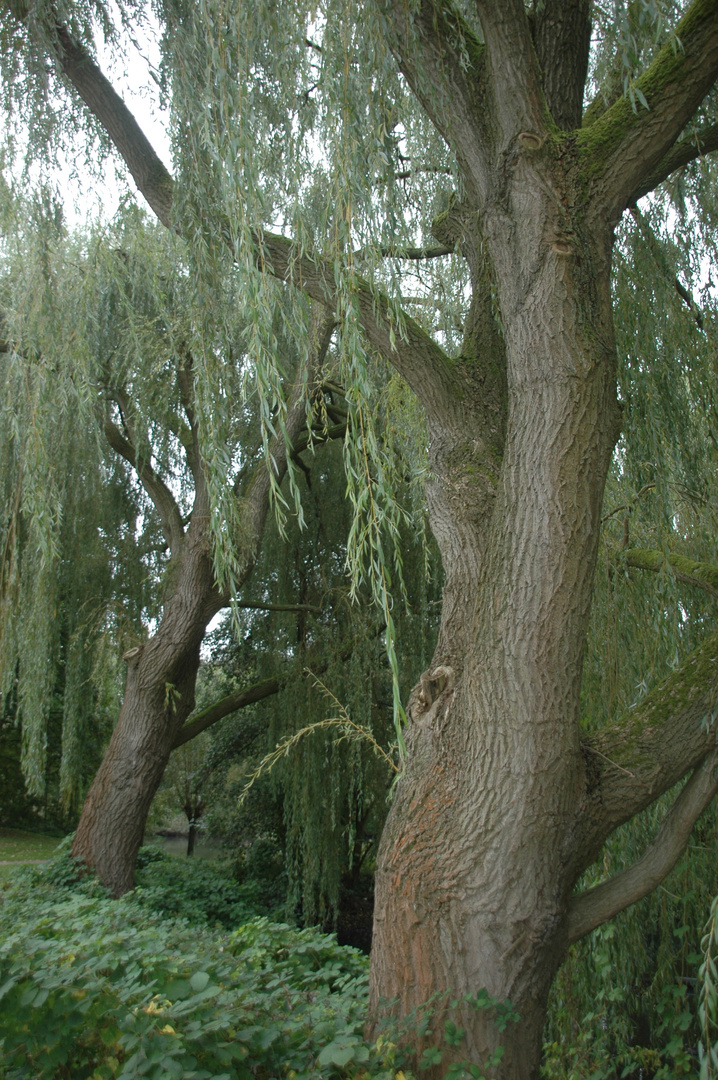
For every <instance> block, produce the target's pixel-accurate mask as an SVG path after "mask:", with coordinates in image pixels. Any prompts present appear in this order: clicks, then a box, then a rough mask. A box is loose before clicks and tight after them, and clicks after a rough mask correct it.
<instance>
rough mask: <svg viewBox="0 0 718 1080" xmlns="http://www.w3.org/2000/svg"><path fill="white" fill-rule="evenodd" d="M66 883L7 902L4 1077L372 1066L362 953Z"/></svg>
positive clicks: (268, 1072)
mask: <svg viewBox="0 0 718 1080" xmlns="http://www.w3.org/2000/svg"><path fill="white" fill-rule="evenodd" d="M68 862H69V860H64V865H65V867H66V866H67V863H68ZM61 871H62V872H61ZM63 873H65V871H64V870H62V866H61V861H59V862H58V863H57V864H56V865H55V866H54V867H53V870H52V873H50V874H48V872H47V870H45V868H43V869H42V870H41V871H37V870H34V869H33V870H25V871H23V872H22V874H21V875H20V878H21V880H18V881H16V882H15V883H14V884H13V885H12V886H5V887H4V888H3V890H2V891H1V892H0V926H2V930H0V1011H2V1015H3V1026H2V1035H1V1036H0V1060H1V1061H2V1062H3V1064H2V1065H1V1066H0V1076H2V1077H3V1078H4V1080H65V1078H70V1077H72V1080H85V1078H92V1080H111V1078H114V1077H121V1078H122V1080H130V1078H132V1080H134V1078H135V1077H138V1078H139V1077H150V1078H154V1080H174V1078H177V1080H179V1078H183V1080H209V1078H213V1080H234V1078H238V1080H245V1078H246V1080H249V1078H250V1077H256V1076H259V1077H267V1078H268V1077H273V1076H277V1077H279V1076H284V1077H288V1078H290V1080H302V1078H303V1077H310V1076H319V1075H322V1072H323V1071H324V1072H325V1073H327V1074H328V1073H331V1072H332V1070H333V1069H335V1068H336V1067H337V1066H336V1065H335V1064H333V1062H334V1059H335V1058H337V1057H339V1058H340V1063H341V1064H342V1065H343V1066H346V1065H347V1064H349V1062H350V1061H353V1060H356V1061H357V1062H359V1061H362V1060H368V1059H369V1057H370V1053H371V1051H370V1050H369V1048H367V1047H366V1046H364V1045H363V1043H362V1038H361V1031H362V1026H363V1022H364V1015H365V1008H366V997H367V961H366V958H365V957H364V956H363V955H362V954H361V953H359V952H358V951H356V950H354V949H348V948H346V947H340V946H338V945H337V944H336V940H335V939H334V938H333V937H332V936H330V935H325V934H321V933H319V932H318V931H314V930H301V931H300V930H294V929H292V928H290V927H289V926H287V925H282V924H273V923H270V922H269V920H267V919H266V918H259V919H255V920H254V921H252V922H250V923H248V924H247V925H245V926H242V927H240V928H239V929H235V930H233V931H232V932H229V933H228V932H225V931H222V930H220V929H218V928H212V927H209V926H202V925H198V924H196V923H195V924H193V923H190V922H188V921H187V920H177V919H169V918H167V917H165V916H163V915H161V914H159V913H157V912H154V911H151V910H150V909H149V908H148V907H147V906H146V905H144V904H141V903H140V902H139V901H138V899H137V898H136V897H134V896H132V895H130V896H128V897H126V898H123V899H122V900H119V901H115V900H109V899H107V898H106V897H105V895H104V894H103V892H102V890H101V889H99V887H98V886H97V885H96V884H95V883H93V882H92V881H89V880H86V881H85V882H83V883H81V884H80V885H79V886H78V885H77V884H76V883H72V884H69V883H67V882H65V883H63V881H62V874H63ZM391 1075H392V1076H393V1073H392V1074H391Z"/></svg>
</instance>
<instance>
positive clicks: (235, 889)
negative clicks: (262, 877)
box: [135, 846, 285, 930]
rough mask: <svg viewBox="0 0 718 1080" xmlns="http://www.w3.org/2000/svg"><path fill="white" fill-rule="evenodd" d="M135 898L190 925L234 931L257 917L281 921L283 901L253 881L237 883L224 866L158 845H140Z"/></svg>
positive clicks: (283, 910) (228, 869)
mask: <svg viewBox="0 0 718 1080" xmlns="http://www.w3.org/2000/svg"><path fill="white" fill-rule="evenodd" d="M135 898H136V899H137V901H138V902H139V903H140V904H142V905H143V906H144V907H149V908H152V910H153V911H158V912H161V913H162V914H163V915H170V916H172V917H175V918H182V919H189V921H190V922H195V923H210V924H215V923H219V924H220V926H222V927H223V928H224V929H225V930H233V929H234V928H235V927H237V926H240V925H241V924H242V923H245V922H247V921H248V920H250V919H252V918H254V917H255V916H256V915H267V916H269V917H270V918H271V919H273V920H274V921H276V922H281V921H283V919H284V915H285V904H284V902H283V895H282V894H281V893H277V894H275V893H274V892H273V891H272V890H271V889H267V888H262V884H261V883H258V882H257V881H255V880H248V881H243V882H239V881H237V879H236V877H235V876H234V874H233V873H232V870H231V868H230V867H229V866H227V865H225V864H222V863H218V862H215V861H212V862H210V861H203V860H198V859H188V858H186V857H183V856H179V855H167V854H165V853H164V852H162V851H159V850H158V849H157V848H153V847H149V846H148V847H144V848H140V854H139V857H138V860H137V874H136V888H135Z"/></svg>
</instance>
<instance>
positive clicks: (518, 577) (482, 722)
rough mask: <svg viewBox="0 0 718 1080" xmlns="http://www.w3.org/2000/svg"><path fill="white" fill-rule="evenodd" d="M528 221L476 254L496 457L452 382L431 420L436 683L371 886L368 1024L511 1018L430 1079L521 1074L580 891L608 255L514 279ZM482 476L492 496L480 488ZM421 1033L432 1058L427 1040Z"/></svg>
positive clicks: (418, 695)
mask: <svg viewBox="0 0 718 1080" xmlns="http://www.w3.org/2000/svg"><path fill="white" fill-rule="evenodd" d="M534 215H535V221H534V227H533V228H531V229H530V231H529V226H528V224H525V225H524V229H523V237H522V239H523V246H522V248H521V249H518V250H517V249H516V248H515V247H514V246H513V244H515V240H514V241H513V244H512V239H511V232H512V230H511V228H510V227H507V228H503V229H501V230H497V231H500V232H501V233H502V235H500V236H498V237H496V236H495V237H489V242H490V246H491V248H492V249H493V250H492V254H493V253H495V256H494V260H493V264H494V269H495V273H496V279H497V282H498V290H499V296H500V302H501V309H502V311H503V312H504V313H510V317H509V316H506V315H505V317H504V327H503V328H504V337H505V343H506V344H505V348H506V361H507V380H508V400H509V402H510V405H509V409H508V416H507V422H506V435H505V442H504V444H503V455H502V454H501V449H502V448H501V446H500V445H499V443H500V441H501V440H500V439H499V438H497V439H494V441H493V446H491V445H487V440H486V438H485V437H484V439H483V445H482V442H481V438H482V435H481V433H477V434H476V437H473V438H472V435H474V432H473V431H471V430H468V431H467V426H466V417H465V411H471V410H472V406H473V411H474V412H475V415H476V416H477V417H481V418H482V421H481V422H482V423H485V420H484V419H483V418H485V406H486V397H485V386H486V382H485V380H481V379H475V380H474V386H475V390H474V393H475V398H474V401H473V402H469V403H468V404H467V389H468V387H470V386H471V383H470V382H468V380H464V382H463V385H462V388H461V393H462V401H463V402H464V405H463V409H462V413H464V415H463V416H462V417H461V421H462V422H461V423H458V424H456V425H453V426H452V416H451V410H449V409H445V410H444V412H443V414H442V415H441V416H439V414H438V411H435V415H434V427H435V430H434V431H433V432H432V448H433V453H434V457H435V461H434V463H433V468H432V473H433V475H434V477H435V480H434V484H433V488H432V490H431V491H430V512H431V515H432V528H433V531H434V533H435V535H436V537H437V539H438V541H439V543H440V546H441V551H442V558H443V563H444V571H445V575H446V586H445V596H444V607H443V621H442V627H441V632H440V636H439V642H438V645H437V649H436V653H435V656H434V661H433V668H432V669H430V670H429V672H427V674H426V676H425V677H424V678H423V680H422V685H421V687H417V688H416V689H415V691H414V694H413V695H412V700H411V701H410V705H409V715H410V717H411V726H410V729H409V732H408V736H407V747H408V758H407V762H406V767H405V770H404V774H403V776H402V778H401V780H400V782H399V784H398V788H397V795H396V798H395V800H394V803H393V805H392V808H391V811H390V813H389V818H388V821H387V825H386V828H385V831H384V835H383V837H382V842H381V848H380V852H379V858H378V866H377V879H376V907H375V924H374V939H373V941H374V944H373V950H372V975H371V994H372V1012H373V1017H374V1020H375V1022H376V1018H378V1017H379V1016H380V1015H381V1006H380V1002H381V1000H382V999H391V1000H395V1001H396V1000H397V999H398V1001H399V1006H398V1011H399V1014H400V1015H401V1016H406V1015H407V1014H408V1013H409V1012H410V1011H411V1010H412V1009H414V1008H416V1007H417V1006H419V1005H421V1004H422V1003H424V1002H426V1001H427V999H429V998H430V997H431V995H432V994H436V993H437V992H439V993H441V992H443V991H446V993H447V995H448V997H449V998H451V999H456V998H461V997H462V996H463V995H475V994H476V993H477V992H478V991H479V990H481V989H484V988H485V989H486V990H487V991H488V993H489V994H490V995H491V997H493V998H496V999H498V1000H499V1001H500V1002H503V1001H504V1000H505V999H506V998H509V999H510V1000H511V1003H512V1005H513V1006H514V1007H515V1008H516V1009H517V1010H518V1012H519V1013H520V1016H521V1022H520V1024H519V1025H518V1026H516V1025H510V1026H509V1027H508V1028H507V1029H506V1031H505V1032H503V1033H502V1032H500V1031H499V1030H498V1028H497V1026H496V1014H495V1011H494V1010H491V1009H481V1010H475V1009H473V1008H471V1007H465V1006H461V1007H459V1009H458V1010H454V1011H455V1012H456V1015H452V1017H451V1018H452V1019H453V1020H454V1022H455V1023H456V1024H457V1025H458V1026H461V1027H464V1028H465V1029H466V1040H465V1042H464V1043H463V1044H461V1045H459V1046H457V1047H454V1048H450V1047H448V1046H444V1047H442V1049H443V1051H444V1060H443V1065H442V1066H441V1067H439V1068H438V1071H437V1075H443V1071H444V1069H445V1067H446V1063H447V1061H448V1060H468V1061H470V1062H472V1063H475V1064H478V1065H479V1066H484V1065H485V1064H486V1062H487V1061H488V1059H489V1058H490V1056H491V1054H492V1053H493V1052H494V1051H495V1050H496V1048H497V1047H498V1046H504V1047H505V1048H506V1049H505V1056H504V1059H503V1062H502V1065H501V1068H500V1073H499V1074H497V1075H500V1076H501V1077H502V1078H509V1077H510V1078H515V1080H519V1078H520V1080H530V1078H532V1077H536V1076H538V1068H539V1060H540V1047H541V1031H542V1027H543V1023H544V1019H545V1011H546V1003H547V998H548V993H549V989H550V986H551V982H552V980H553V977H554V975H555V973H556V971H557V968H558V966H559V965H560V963H561V961H562V959H563V957H564V955H565V951H566V949H567V945H568V937H567V905H568V901H569V898H570V894H571V888H572V886H573V884H574V882H575V879H576V859H575V853H574V850H573V843H572V841H573V837H574V834H575V822H576V813H577V809H578V806H579V804H580V801H581V794H582V791H583V760H582V755H581V749H580V744H579V725H578V719H579V717H578V708H579V692H580V683H581V667H582V659H583V647H584V641H585V635H586V627H587V620H588V613H589V605H590V597H591V589H592V581H593V571H594V566H595V560H596V551H597V539H598V535H599V528H598V526H599V515H600V507H601V498H602V492H603V487H604V483H605V477H606V473H607V469H608V465H609V462H610V457H611V452H612V450H613V446H614V442H615V438H616V436H617V433H618V423H617V421H618V409H617V405H616V396H615V357H614V350H613V335H612V331H611V318H610V304H609V296H608V258H607V257H606V255H605V252H606V251H607V246H608V245H607V244H605V243H603V244H602V243H600V242H599V243H598V244H596V243H594V245H593V251H592V250H591V245H588V244H587V245H586V246H585V248H584V249H583V250H582V251H581V252H580V254H578V255H577V254H576V253H575V252H574V253H573V257H571V258H567V257H566V256H565V255H564V254H563V253H562V252H561V251H549V252H548V254H547V255H545V256H544V259H543V263H542V265H540V266H538V267H533V268H532V269H533V272H529V269H528V267H527V263H528V262H529V261H530V259H531V256H532V245H531V241H532V236H531V235H530V233H531V232H534V234H535V230H538V231H539V233H540V232H541V230H542V228H545V226H546V221H545V218H544V217H543V216H542V215H540V214H536V213H535V208H534ZM509 224H511V223H509ZM516 231H517V230H514V231H513V235H514V236H515V235H516ZM527 233H528V235H527ZM600 239H601V238H599V241H600ZM492 240H493V241H494V242H493V243H491V241H492ZM596 249H598V252H599V255H598V258H597V257H596V254H595V252H596ZM507 255H508V257H507ZM475 315H477V319H478V316H479V315H480V313H477V312H475ZM478 321H479V322H480V319H478ZM479 330H481V328H480V327H479ZM485 330H486V328H485V327H484V330H483V344H484V349H485V348H486V346H487V340H488V339H487V336H486V332H485ZM465 352H470V349H466V350H465ZM467 435H468V438H467ZM491 459H493V460H491ZM494 468H495V469H496V474H497V478H496V480H495V482H494V489H495V494H494V495H493V498H492V497H491V494H490V492H489V484H488V483H487V482H485V483H483V484H482V483H478V484H477V483H476V477H477V476H479V477H484V478H486V477H490V475H491V473H492V470H493V469H494ZM469 476H470V477H472V479H473V483H472V484H471V485H468V484H467V477H469ZM456 492H459V493H460V497H459V498H457V497H456ZM477 492H478V493H479V495H480V497H479V498H477ZM437 669H440V670H437ZM432 676H434V677H433V678H432ZM440 1012H441V1013H442V1017H443V1014H444V1012H446V1006H445V1005H443V1006H441V1009H440ZM448 1012H449V1013H451V1010H448ZM442 1017H440V1021H441V1019H442ZM433 1030H434V1036H433V1039H434V1041H436V1040H437V1039H439V1038H440V1033H441V1030H442V1023H441V1022H440V1023H439V1024H438V1026H437V1027H434V1028H433Z"/></svg>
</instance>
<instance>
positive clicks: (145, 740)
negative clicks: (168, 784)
mask: <svg viewBox="0 0 718 1080" xmlns="http://www.w3.org/2000/svg"><path fill="white" fill-rule="evenodd" d="M197 531H199V530H197ZM201 539H202V538H201V537H199V538H198V537H196V536H193V535H192V533H191V532H190V534H189V535H188V536H187V538H186V546H185V548H184V550H183V553H182V558H181V562H180V564H179V565H178V566H177V567H176V572H175V575H174V587H173V588H172V591H171V595H170V596H169V597H168V598H167V600H166V602H165V606H164V612H163V616H162V621H161V623H160V626H159V628H158V630H157V633H156V634H155V635H154V637H153V638H151V639H150V641H148V642H147V643H146V644H144V645H141V646H139V647H138V648H136V649H132V650H130V652H129V653H128V654H126V657H125V658H126V660H127V667H128V670H127V683H126V686H125V696H124V700H123V703H122V709H121V712H120V717H119V719H118V721H117V724H116V725H115V728H114V730H113V732H112V738H111V739H110V744H109V746H108V748H107V751H106V753H105V756H104V758H103V759H102V764H101V765H100V768H99V770H98V772H97V775H96V776H95V779H94V781H93V783H92V786H91V788H90V790H89V792H88V794H87V798H86V799H85V804H84V806H83V810H82V816H81V818H80V823H79V825H78V827H77V833H76V835H75V840H74V843H73V846H72V854H73V855H74V856H75V857H76V858H78V859H82V860H83V862H85V863H86V864H87V866H89V867H90V868H92V869H93V870H94V871H95V872H96V873H97V875H98V877H99V878H100V881H101V882H102V883H103V885H104V886H105V887H106V888H107V889H109V890H110V892H111V893H112V895H114V896H121V895H122V894H123V893H125V892H127V891H128V890H129V889H131V888H133V886H134V881H135V864H136V861H137V852H138V850H139V848H140V845H141V843H142V840H143V837H144V832H145V824H146V821H147V815H148V813H149V809H150V806H151V803H152V800H153V798H154V796H155V794H156V792H157V789H158V787H159V785H160V783H161V781H162V776H163V774H164V771H165V768H166V766H167V762H168V760H169V756H170V753H171V752H172V748H173V746H174V742H175V738H176V736H177V733H178V731H179V729H180V728H181V726H182V724H183V723H184V721H185V720H186V719H187V717H188V716H189V714H190V713H191V711H192V709H193V708H194V700H195V699H194V694H195V683H196V679H197V672H198V670H199V648H200V644H201V642H202V638H203V637H204V630H205V626H206V624H207V622H208V621H209V618H210V617H211V614H212V613H213V609H212V603H213V599H214V596H215V593H214V590H213V573H212V567H211V563H210V560H209V558H208V557H207V555H206V553H205V551H204V547H205V545H204V544H203V543H202V542H201ZM198 540H199V541H200V542H198Z"/></svg>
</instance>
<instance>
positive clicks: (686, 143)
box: [628, 124, 718, 206]
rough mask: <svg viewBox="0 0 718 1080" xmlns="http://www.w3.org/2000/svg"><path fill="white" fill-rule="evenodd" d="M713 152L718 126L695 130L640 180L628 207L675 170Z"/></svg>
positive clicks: (717, 148)
mask: <svg viewBox="0 0 718 1080" xmlns="http://www.w3.org/2000/svg"><path fill="white" fill-rule="evenodd" d="M715 150H718V124H709V125H707V126H706V127H703V128H697V129H696V130H695V131H694V132H692V133H691V135H690V136H689V137H687V138H685V139H681V140H680V141H679V142H677V143H675V145H674V146H672V147H671V149H670V150H669V151H668V153H667V154H666V155H665V157H663V158H661V160H660V161H659V162H658V165H657V166H656V167H655V169H654V170H653V172H652V173H651V174H650V175H649V176H645V177H643V178H642V180H641V182H640V184H639V186H638V187H637V188H636V190H635V191H632V192H631V194H630V196H629V198H628V205H629V206H634V205H635V204H636V203H637V202H638V200H639V199H642V198H643V196H644V195H648V194H649V192H651V191H653V190H654V189H655V188H657V187H658V185H659V184H662V183H663V181H664V180H667V179H668V177H669V176H670V175H671V173H674V172H676V170H677V169H682V168H684V166H686V165H689V164H690V163H691V161H695V160H696V159H697V158H700V157H705V155H706V154H711V153H713V152H714V151H715Z"/></svg>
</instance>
